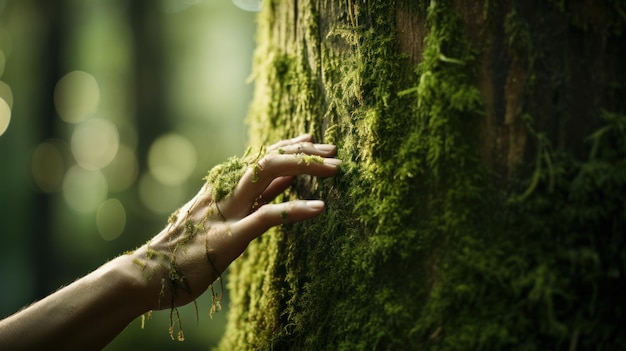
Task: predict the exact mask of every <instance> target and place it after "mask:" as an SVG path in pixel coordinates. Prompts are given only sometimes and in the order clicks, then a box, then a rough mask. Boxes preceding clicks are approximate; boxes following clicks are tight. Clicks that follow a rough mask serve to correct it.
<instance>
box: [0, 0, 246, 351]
mask: <svg viewBox="0 0 626 351" xmlns="http://www.w3.org/2000/svg"><path fill="white" fill-rule="evenodd" d="M255 27H256V23H255V14H254V13H251V12H246V11H243V10H241V9H239V8H237V7H236V6H235V5H233V3H232V2H231V1H230V0H55V1H50V0H0V223H1V226H0V239H1V243H0V279H1V280H2V285H1V286H2V288H1V289H0V317H5V316H7V315H9V314H11V313H13V312H15V311H16V310H18V309H19V308H20V307H22V306H24V305H27V304H29V303H31V302H33V301H34V300H36V299H39V298H41V297H43V296H45V295H47V294H49V293H51V292H53V291H54V290H56V289H58V288H59V287H60V286H62V285H64V284H68V283H70V282H72V281H73V280H74V279H75V278H77V277H79V276H82V275H84V274H85V273H87V272H89V271H90V270H92V269H94V268H96V267H97V266H99V265H100V264H102V263H104V262H105V261H106V260H108V259H110V258H112V257H114V256H116V255H118V254H120V253H122V252H123V251H125V250H128V249H133V248H135V247H137V246H139V245H141V244H143V243H144V242H145V241H146V240H148V239H149V238H150V237H151V236H153V235H155V234H156V233H157V232H158V231H160V230H161V229H162V228H163V226H164V225H165V223H166V219H167V217H168V215H169V214H170V213H171V212H172V211H173V210H175V209H176V208H177V207H178V206H180V205H181V204H182V203H183V202H184V201H185V200H186V199H188V198H190V197H191V196H192V195H193V194H195V192H197V190H198V189H199V187H200V185H201V184H202V177H203V176H204V175H205V174H206V171H207V170H208V169H210V168H211V167H212V166H213V165H215V164H217V163H220V162H222V161H223V160H225V159H226V158H227V157H229V156H232V155H236V154H241V153H242V152H243V149H244V145H245V144H246V141H247V139H246V138H247V136H246V135H247V132H246V128H245V124H244V118H245V115H246V112H247V109H248V104H249V102H250V100H251V96H252V86H251V85H250V84H247V83H246V80H247V78H248V76H249V75H250V67H251V61H252V52H253V49H254V40H255ZM226 279H228V277H226ZM210 305H211V303H210V299H209V298H208V297H203V298H201V299H200V300H199V301H198V308H199V311H198V312H199V314H200V317H199V325H196V316H195V310H194V308H193V305H192V306H187V307H185V308H184V309H182V311H181V312H182V313H183V323H184V324H183V326H184V327H185V335H186V337H187V340H186V341H185V342H183V343H178V342H174V341H170V340H169V335H168V332H167V329H168V325H169V311H161V312H155V315H154V316H153V318H152V320H151V321H149V322H147V323H146V326H145V329H144V330H141V323H140V321H139V320H137V321H134V322H133V323H132V324H131V325H130V326H129V327H128V328H127V329H126V330H125V331H124V332H123V334H122V335H121V336H120V337H119V338H118V339H116V340H115V341H114V342H113V343H112V344H111V345H110V346H109V347H108V348H107V350H126V349H130V348H134V347H140V348H141V349H150V350H164V349H169V350H172V349H185V350H196V349H198V350H206V349H209V348H210V346H211V345H215V344H216V343H217V341H218V340H219V338H220V337H221V335H222V333H223V330H224V323H225V316H226V312H225V311H222V312H220V313H217V314H216V315H215V316H214V318H213V320H209V317H208V310H209V308H210ZM222 305H223V307H224V308H225V309H226V308H228V298H227V297H226V298H225V299H224V300H223V303H222Z"/></svg>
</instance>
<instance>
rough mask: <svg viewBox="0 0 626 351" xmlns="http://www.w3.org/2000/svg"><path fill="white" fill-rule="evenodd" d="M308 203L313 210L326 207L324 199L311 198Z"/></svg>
mask: <svg viewBox="0 0 626 351" xmlns="http://www.w3.org/2000/svg"><path fill="white" fill-rule="evenodd" d="M306 205H307V206H308V207H309V208H310V209H312V210H316V211H319V210H321V209H323V208H324V201H321V200H310V201H307V202H306Z"/></svg>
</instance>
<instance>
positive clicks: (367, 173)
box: [221, 0, 626, 350]
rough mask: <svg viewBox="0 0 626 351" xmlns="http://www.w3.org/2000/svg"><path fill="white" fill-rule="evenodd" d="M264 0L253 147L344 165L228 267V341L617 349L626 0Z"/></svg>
mask: <svg viewBox="0 0 626 351" xmlns="http://www.w3.org/2000/svg"><path fill="white" fill-rule="evenodd" d="M263 3H264V9H263V11H262V12H261V14H260V16H259V29H258V32H259V34H258V49H257V53H256V60H255V72H256V73H255V78H256V91H255V99H254V101H253V107H252V109H251V113H250V134H251V141H252V143H253V144H261V143H269V142H271V141H274V140H278V139H281V138H285V137H292V136H295V135H297V134H299V133H302V132H309V133H312V134H313V135H314V136H315V138H316V140H317V141H319V142H329V143H336V144H337V145H338V147H339V157H340V158H341V159H343V160H344V164H343V165H342V172H341V174H340V175H339V176H337V177H336V178H334V179H328V180H316V179H311V178H309V177H301V178H299V179H298V180H297V181H296V182H295V184H294V186H293V187H292V189H291V191H290V192H289V194H287V195H285V198H291V197H296V196H297V197H305V198H318V197H319V198H323V199H325V200H326V202H327V210H326V213H325V214H324V215H323V216H322V217H321V218H319V219H317V220H314V221H310V222H307V223H303V224H286V225H284V226H283V227H281V228H279V229H277V230H275V231H274V232H272V233H269V234H267V235H265V236H263V237H262V238H260V239H259V240H257V241H255V242H254V243H252V244H251V245H250V247H249V249H248V250H247V251H246V253H245V254H244V257H243V258H242V259H240V260H239V261H237V262H236V264H235V265H234V266H233V267H232V269H231V271H230V274H229V289H230V294H231V309H230V311H229V316H228V318H229V322H228V323H229V324H228V327H227V331H226V335H225V337H224V339H223V340H222V344H221V348H222V349H224V350H231V349H237V350H247V349H251V350H252V349H254V350H256V349H259V350H267V349H276V350H372V349H374V350H416V349H433V350H457V349H458V350H468V349H487V350H491V349H493V350H502V349H519V350H522V349H523V350H526V349H528V350H536V349H557V350H579V349H580V350H583V349H591V348H595V349H620V348H624V347H626V337H625V336H624V334H623V333H621V332H620V330H621V328H622V326H623V325H626V324H625V323H626V320H625V319H626V315H625V313H626V311H625V307H626V306H625V305H624V303H623V301H622V300H623V299H622V298H620V296H622V292H623V291H624V289H625V288H626V276H625V274H626V264H625V262H626V260H625V258H626V243H625V238H624V229H625V220H624V216H625V214H626V208H625V204H626V195H625V194H626V134H625V131H626V102H625V99H624V96H625V88H624V87H625V85H624V82H626V66H624V65H623V62H626V41H625V39H624V36H623V34H622V31H623V30H624V23H625V21H626V6H624V5H623V3H622V2H619V1H598V2H593V3H592V2H589V1H550V2H545V1H529V2H522V1H504V2H498V3H497V4H495V3H494V2H492V1H485V2H483V3H478V2H465V1H441V0H438V1H434V0H433V1H430V2H428V1H413V0H398V1H358V0H348V1H333V0H320V1H264V2H263Z"/></svg>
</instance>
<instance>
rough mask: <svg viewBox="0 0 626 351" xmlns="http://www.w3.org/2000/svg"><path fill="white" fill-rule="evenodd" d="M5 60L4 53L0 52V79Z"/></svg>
mask: <svg viewBox="0 0 626 351" xmlns="http://www.w3.org/2000/svg"><path fill="white" fill-rule="evenodd" d="M6 63H7V58H6V57H5V56H4V51H2V50H0V77H2V73H4V67H5V66H6Z"/></svg>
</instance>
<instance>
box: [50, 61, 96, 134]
mask: <svg viewBox="0 0 626 351" xmlns="http://www.w3.org/2000/svg"><path fill="white" fill-rule="evenodd" d="M99 102H100V88H99V87H98V82H97V81H96V78H94V77H93V76H92V75H91V74H89V73H86V72H82V71H73V72H70V73H68V74H66V75H65V76H63V78H61V79H59V81H58V82H57V85H56V87H55V89H54V106H55V107H56V110H57V113H58V114H59V117H61V119H62V120H64V121H65V122H67V123H80V122H82V121H84V120H85V119H87V118H89V117H91V116H92V115H93V114H94V113H96V111H97V110H98V104H99Z"/></svg>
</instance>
